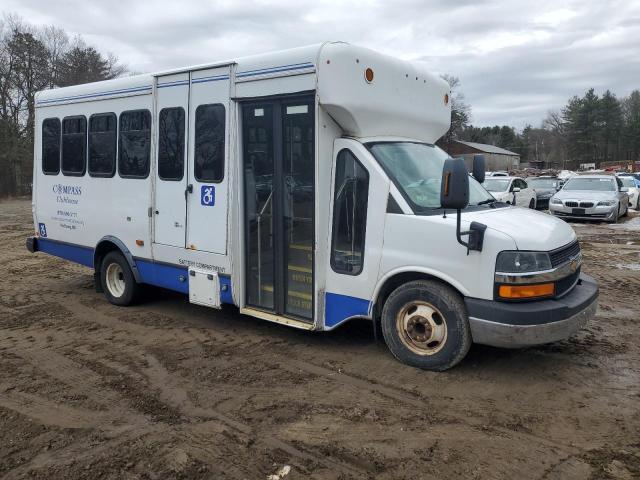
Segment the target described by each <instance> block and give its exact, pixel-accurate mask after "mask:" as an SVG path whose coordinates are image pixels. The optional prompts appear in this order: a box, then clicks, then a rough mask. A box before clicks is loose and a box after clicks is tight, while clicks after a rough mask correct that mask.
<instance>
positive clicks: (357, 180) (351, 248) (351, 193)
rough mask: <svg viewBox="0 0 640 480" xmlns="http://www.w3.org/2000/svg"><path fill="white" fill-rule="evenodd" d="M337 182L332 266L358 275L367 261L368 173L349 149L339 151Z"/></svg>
mask: <svg viewBox="0 0 640 480" xmlns="http://www.w3.org/2000/svg"><path fill="white" fill-rule="evenodd" d="M335 182H336V183H335V189H334V197H333V229H332V239H331V268H333V270H334V271H335V272H336V273H342V274H346V275H358V274H359V273H360V272H361V271H362V268H363V264H364V243H365V236H366V228H367V203H368V199H369V174H368V172H367V170H366V169H365V167H364V166H363V165H362V164H361V163H360V162H359V161H358V160H357V159H356V157H355V156H354V155H353V153H351V151H349V150H347V149H343V150H342V151H341V152H340V153H338V157H337V161H336V181H335Z"/></svg>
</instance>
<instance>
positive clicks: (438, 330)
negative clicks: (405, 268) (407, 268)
mask: <svg viewBox="0 0 640 480" xmlns="http://www.w3.org/2000/svg"><path fill="white" fill-rule="evenodd" d="M382 333H383V335H384V339H385V341H386V342H387V345H388V347H389V350H391V353H392V354H393V356H394V357H396V358H397V359H398V360H400V361H401V362H403V363H406V364H408V365H411V366H414V367H418V368H422V369H425V370H436V371H442V370H447V369H449V368H451V367H453V366H455V365H457V364H458V363H459V362H460V361H461V360H462V359H463V358H464V357H465V355H466V354H467V352H468V351H469V348H470V347H471V343H472V341H471V331H470V329H469V321H468V319H467V311H466V308H465V305H464V302H463V300H462V298H461V297H460V295H459V294H458V293H457V292H455V291H454V290H453V289H451V288H450V287H448V286H446V285H443V284H441V283H438V282H435V281H431V280H417V281H413V282H409V283H406V284H404V285H402V286H400V287H398V288H397V289H395V290H394V291H393V292H392V293H391V295H389V298H387V301H386V302H385V304H384V308H383V309H382Z"/></svg>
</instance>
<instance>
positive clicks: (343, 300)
mask: <svg viewBox="0 0 640 480" xmlns="http://www.w3.org/2000/svg"><path fill="white" fill-rule="evenodd" d="M324 298H325V320H324V325H325V327H335V326H336V325H338V324H339V323H342V322H343V321H345V320H346V319H348V318H351V317H366V316H368V315H369V306H370V305H371V302H370V301H369V300H365V299H364V298H357V297H350V296H348V295H340V294H337V293H331V292H327V293H325V297H324Z"/></svg>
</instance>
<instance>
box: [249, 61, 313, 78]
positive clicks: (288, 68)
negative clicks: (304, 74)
mask: <svg viewBox="0 0 640 480" xmlns="http://www.w3.org/2000/svg"><path fill="white" fill-rule="evenodd" d="M305 68H315V65H314V64H313V63H294V64H292V65H283V66H281V67H269V68H260V69H257V70H247V71H245V72H238V74H236V77H238V78H243V77H252V76H256V75H267V74H269V73H279V72H288V71H292V70H302V69H305Z"/></svg>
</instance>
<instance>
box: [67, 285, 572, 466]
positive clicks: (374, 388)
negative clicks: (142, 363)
mask: <svg viewBox="0 0 640 480" xmlns="http://www.w3.org/2000/svg"><path fill="white" fill-rule="evenodd" d="M67 305H68V306H69V308H71V310H72V311H73V312H74V315H76V316H77V315H78V313H79V312H84V313H85V315H86V316H87V318H90V319H91V320H90V321H91V322H96V323H99V324H101V325H103V326H105V327H109V328H111V329H115V332H114V333H117V332H118V331H121V332H127V333H129V334H133V337H134V338H132V340H133V344H134V345H136V344H137V345H139V346H146V347H151V346H156V345H158V344H159V343H163V342H168V343H175V339H176V337H175V331H176V330H178V331H179V332H180V334H187V335H188V336H189V337H190V338H189V339H188V340H187V341H185V342H183V345H188V346H193V347H198V346H200V345H201V344H202V342H204V341H208V342H212V341H213V342H220V343H221V344H223V345H224V347H223V348H224V349H225V350H231V351H234V352H235V353H236V354H237V353H239V352H241V351H245V350H251V348H252V346H253V345H255V344H259V343H262V347H263V348H264V341H265V339H267V343H269V342H270V341H272V342H273V343H278V342H279V341H280V340H279V339H272V338H273V337H270V336H267V335H262V334H258V335H253V336H251V337H249V338H250V341H249V342H247V338H246V337H243V339H242V340H240V341H235V342H230V341H229V336H228V335H224V334H220V333H219V332H215V331H213V330H211V329H208V330H203V329H202V328H199V327H189V326H185V327H170V328H169V329H160V330H158V328H157V327H154V326H148V325H141V324H138V323H129V322H124V321H122V320H120V319H118V318H113V317H111V316H109V315H108V314H106V313H104V312H102V311H101V307H102V305H100V306H98V307H97V308H93V309H92V308H90V307H87V306H86V305H85V304H84V303H83V302H82V301H81V300H80V299H78V298H76V297H71V298H69V300H68V303H67ZM104 306H105V307H107V308H117V307H111V305H107V304H104ZM83 317H84V315H83ZM151 331H153V332H154V335H153V337H150V336H148V333H149V332H151ZM138 353H139V352H138ZM252 355H253V356H254V358H255V359H256V360H257V359H259V358H261V357H267V358H268V357H272V356H276V357H278V358H279V359H280V362H279V366H280V367H281V368H284V369H285V370H288V371H290V372H291V373H299V370H302V371H304V372H306V373H308V374H311V375H316V376H321V377H324V378H326V379H328V380H330V381H332V382H335V383H338V384H342V385H348V386H349V387H351V388H354V389H359V390H364V391H369V392H372V393H375V394H376V395H378V396H381V397H383V398H385V399H387V400H389V399H390V400H392V401H395V402H401V403H402V404H404V405H405V406H409V407H411V408H413V409H419V410H420V411H422V412H423V413H425V414H430V415H431V417H432V419H433V421H434V422H436V423H438V422H440V423H451V424H457V425H460V426H466V427H467V428H470V429H472V430H474V431H479V432H485V431H486V424H485V423H486V422H485V420H483V415H482V414H481V413H479V412H478V413H476V417H477V418H473V417H470V416H469V409H468V408H467V409H465V412H464V415H453V416H452V413H451V412H450V409H451V405H450V404H449V405H446V406H443V407H441V408H437V407H435V405H433V404H430V403H429V402H430V399H427V398H425V397H424V396H422V395H417V394H415V393H413V392H409V391H406V390H404V389H403V388H402V387H401V386H397V385H384V384H381V383H379V382H378V381H375V380H370V379H362V378H359V377H357V376H354V375H351V374H348V373H345V372H342V373H340V374H337V375H336V372H335V371H334V370H331V369H328V368H326V367H322V366H319V365H316V364H314V363H312V362H309V361H306V360H301V359H299V358H296V356H295V354H293V355H292V352H290V351H289V352H286V353H282V352H279V351H278V349H269V353H268V354H260V353H256V352H253V353H252ZM145 358H147V359H148V358H149V355H148V354H147V356H146V357H145ZM170 378H171V375H167V376H165V377H164V379H163V380H162V381H159V382H154V383H156V385H157V386H159V387H160V388H161V387H162V385H164V384H165V383H164V382H166V381H167V379H170ZM165 394H168V392H166V391H165ZM185 395H186V394H185ZM168 396H169V397H170V396H171V395H170V394H169V395H168ZM434 411H435V412H438V413H437V415H435V416H434V414H433V412H434ZM442 411H447V414H446V415H444V416H443V414H442V413H441V412H442ZM201 413H206V412H201ZM218 413H219V412H216V413H212V412H211V411H209V412H208V414H209V415H213V418H216V419H217V420H219V421H222V422H223V423H226V424H228V425H230V426H232V427H233V428H236V429H238V428H237V427H238V426H239V425H242V426H243V428H245V429H248V430H246V431H245V432H243V433H245V434H247V432H250V431H251V427H250V426H248V425H246V424H243V423H241V422H238V421H237V420H234V419H231V418H230V417H228V416H227V415H225V414H223V413H219V415H220V416H218ZM454 413H458V412H454ZM238 430H239V431H241V432H242V429H238ZM491 430H493V431H495V432H497V433H499V434H501V435H503V436H507V437H508V438H511V439H514V441H517V440H518V439H522V440H525V441H527V442H535V443H537V444H540V445H542V446H545V447H547V448H551V449H553V450H558V449H560V450H561V451H563V452H565V453H566V454H571V453H577V452H579V451H580V450H579V449H578V448H576V447H572V446H570V445H567V444H564V443H560V442H556V441H553V440H549V439H547V438H544V437H542V436H539V435H536V434H533V433H528V432H523V431H516V430H511V429H509V428H504V427H500V426H497V425H492V426H491ZM485 433H486V432H485ZM281 446H282V447H285V445H281ZM372 468H373V467H372Z"/></svg>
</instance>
